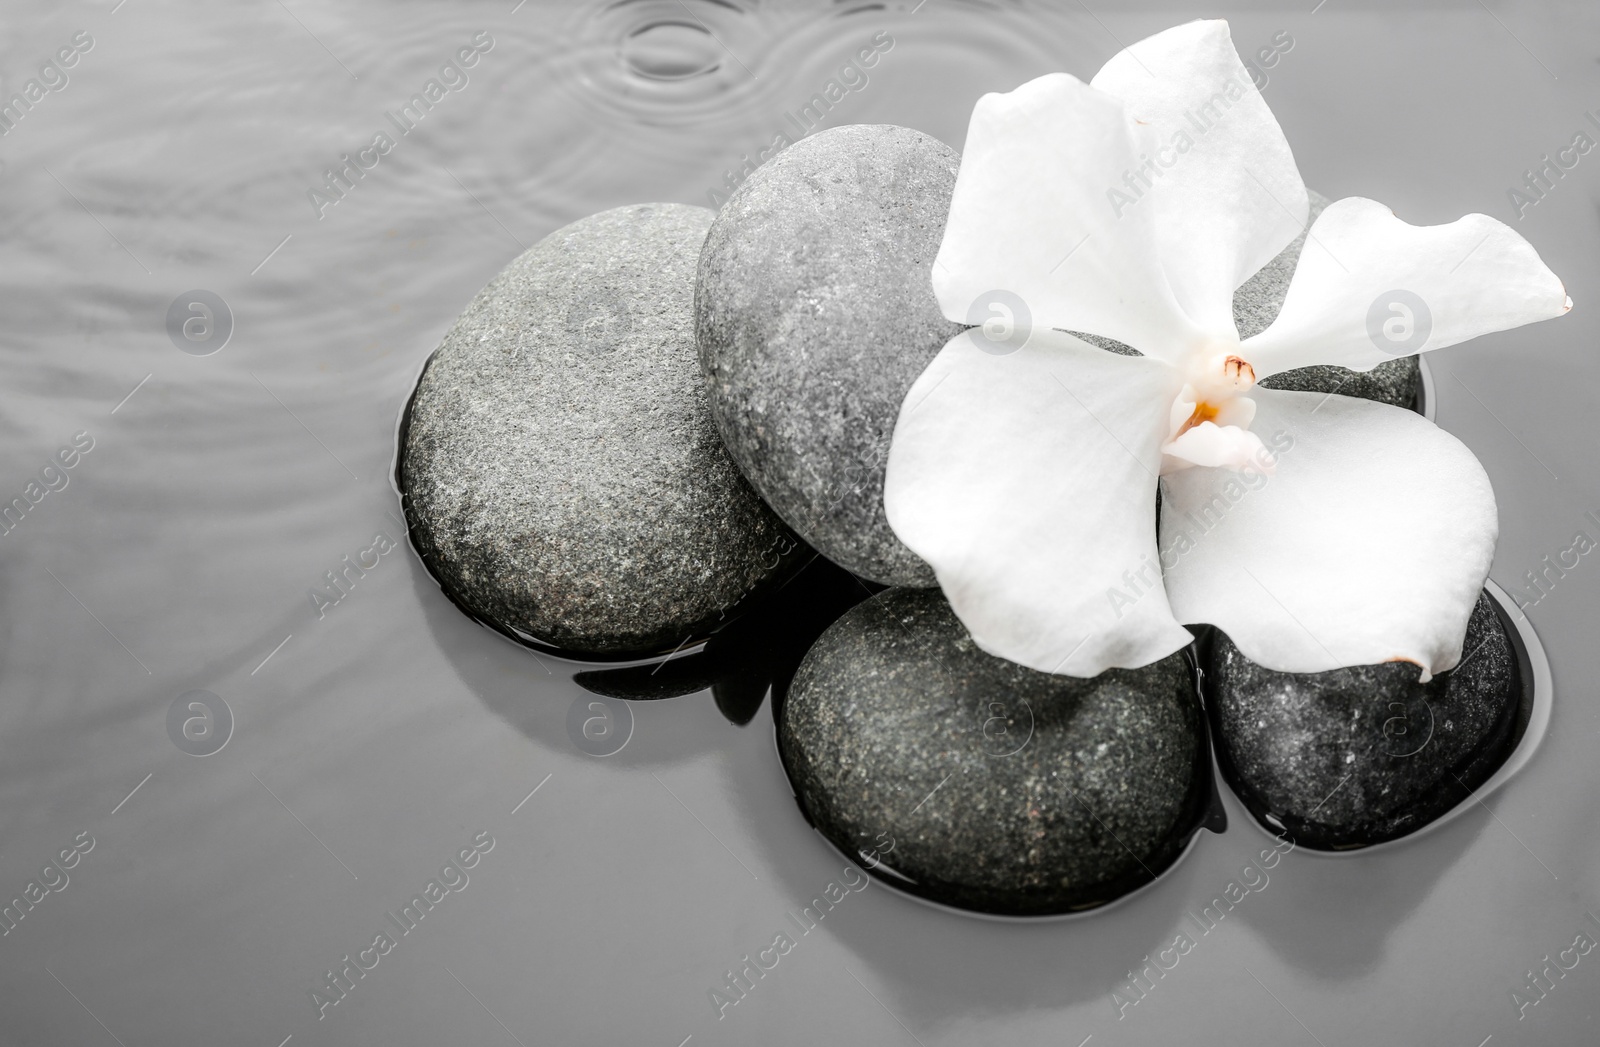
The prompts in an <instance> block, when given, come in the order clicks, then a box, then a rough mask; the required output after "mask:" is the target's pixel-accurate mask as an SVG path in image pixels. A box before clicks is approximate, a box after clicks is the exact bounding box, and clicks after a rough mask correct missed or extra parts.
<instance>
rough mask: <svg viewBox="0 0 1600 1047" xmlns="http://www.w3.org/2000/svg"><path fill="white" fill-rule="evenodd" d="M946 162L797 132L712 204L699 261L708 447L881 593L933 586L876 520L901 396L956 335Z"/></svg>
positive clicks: (846, 136) (855, 134) (854, 129)
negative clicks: (947, 257)
mask: <svg viewBox="0 0 1600 1047" xmlns="http://www.w3.org/2000/svg"><path fill="white" fill-rule="evenodd" d="M959 164H960V158H959V156H958V155H957V153H956V152H955V151H954V150H952V149H951V148H950V147H949V146H946V145H944V144H943V143H941V142H939V141H937V140H935V139H933V138H930V137H928V136H927V135H925V134H922V133H921V132H918V131H913V130H910V129H909V128H905V127H894V126H889V125H868V124H854V125H847V126H843V127H834V128H829V129H828V130H825V131H819V132H818V133H817V134H814V135H811V136H810V137H808V138H804V139H802V140H801V141H799V142H796V143H795V144H794V145H792V146H790V147H789V148H787V149H785V150H783V151H782V152H781V153H779V154H777V156H775V157H774V158H773V159H771V160H769V161H767V162H766V163H765V164H763V165H762V166H761V167H760V168H758V169H757V170H756V171H755V172H754V173H753V174H752V175H751V176H750V177H749V178H748V179H746V180H745V182H744V183H743V184H742V185H740V187H739V188H738V190H737V191H736V192H735V193H734V194H733V195H732V196H731V197H730V198H729V199H728V201H727V203H726V204H724V205H723V207H722V210H721V211H720V212H719V213H718V215H717V220H716V222H715V223H714V224H713V225H712V227H711V233H710V235H709V236H708V237H707V239H706V245H705V250H704V251H703V252H702V253H701V256H700V273H699V287H698V291H697V293H696V299H695V320H696V332H697V335H698V340H699V349H700V363H701V367H702V368H703V370H704V372H705V376H706V383H707V387H708V389H709V390H710V394H711V408H712V412H713V413H714V414H715V416H716V419H717V424H718V426H719V428H720V429H721V431H722V436H723V440H724V441H725V442H726V444H727V447H728V450H729V451H730V452H731V453H732V455H733V457H734V460H735V461H737V462H738V463H739V466H740V468H741V469H743V470H744V473H745V475H746V476H747V477H749V479H750V482H751V483H752V484H753V485H754V486H755V488H756V490H758V491H760V492H761V496H762V497H763V498H765V499H766V501H767V503H768V504H769V505H771V506H772V507H773V508H774V509H775V510H776V511H777V512H778V514H779V515H780V516H782V517H783V519H784V520H785V521H786V522H787V523H788V524H789V526H791V527H793V528H794V529H795V531H797V532H798V533H799V534H800V536H801V537H802V538H804V539H805V540H806V541H807V542H808V543H809V544H810V545H811V546H812V547H814V548H815V549H816V550H817V551H818V552H820V553H822V554H823V555H824V556H826V557H828V558H829V559H830V560H833V561H834V562H835V563H837V564H839V565H840V566H842V567H845V568H847V569H849V570H850V571H853V572H855V573H856V574H859V575H861V576H862V577H865V578H869V579H872V580H873V581H876V582H880V583H882V584H886V585H918V586H931V585H934V584H936V583H935V579H934V576H933V571H932V569H931V568H930V567H928V565H927V564H925V563H923V562H922V560H921V559H919V558H918V557H917V556H916V554H914V553H913V552H911V550H910V549H908V548H906V547H905V546H904V545H903V544H901V542H900V540H899V539H898V538H897V537H895V534H894V532H893V530H891V529H890V527H889V522H888V520H887V519H886V518H885V516H884V510H883V475H884V466H885V463H886V462H887V460H888V453H889V439H890V437H891V436H892V435H893V433H894V423H895V419H896V417H897V416H898V415H899V412H900V404H901V402H902V401H903V400H904V399H905V395H906V392H907V391H908V390H909V389H910V388H911V385H912V383H913V382H915V381H916V380H917V377H918V376H919V375H920V374H921V373H922V371H923V369H924V368H925V367H926V366H927V364H928V362H929V361H930V360H932V359H933V357H934V355H935V354H937V353H938V351H939V350H940V349H941V348H943V347H944V344H945V342H947V341H949V340H950V338H952V337H954V335H955V334H956V333H957V332H959V331H960V330H961V329H962V325H960V324H953V323H951V322H950V321H948V320H946V319H945V318H944V317H943V316H941V315H940V313H939V306H938V303H937V302H935V301H934V297H933V286H932V283H931V279H932V277H931V273H932V266H933V259H934V256H935V255H936V254H937V253H938V251H939V242H940V240H941V239H942V238H943V236H944V220H945V215H946V214H947V213H948V212H949V209H950V194H951V192H952V191H953V189H954V187H955V178H956V169H957V167H958V166H959Z"/></svg>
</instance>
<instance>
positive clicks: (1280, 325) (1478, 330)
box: [1240, 196, 1572, 378]
mask: <svg viewBox="0 0 1600 1047" xmlns="http://www.w3.org/2000/svg"><path fill="white" fill-rule="evenodd" d="M1571 307H1572V300H1571V299H1570V298H1568V297H1567V292H1566V289H1565V288H1564V287H1563V286H1562V284H1561V281H1560V280H1559V279H1557V277H1556V275H1555V274H1554V273H1552V272H1551V271H1550V269H1549V268H1548V267H1547V266H1546V265H1545V264H1544V262H1543V261H1541V260H1540V258H1539V254H1538V252H1537V251H1535V250H1534V249H1533V246H1532V245H1531V244H1529V243H1528V241H1526V240H1524V239H1523V238H1522V237H1520V236H1518V235H1517V234H1516V233H1515V232H1513V231H1512V230H1511V228H1510V227H1509V226H1507V225H1506V224H1505V223H1503V222H1497V221H1495V220H1494V219H1493V218H1490V217H1489V216H1488V215H1481V214H1469V215H1467V216H1465V217H1463V218H1458V219H1456V220H1455V221H1454V222H1451V223H1449V224H1448V225H1420V226H1419V225H1408V224H1407V223H1405V222H1402V221H1401V220H1400V219H1399V218H1397V217H1395V214H1394V212H1393V211H1391V210H1389V208H1387V207H1385V206H1383V205H1382V204H1380V203H1377V202H1376V201H1373V200H1366V199H1363V198H1361V197H1356V196H1352V197H1349V198H1347V199H1344V200H1339V201H1337V202H1335V203H1332V204H1329V205H1328V207H1327V209H1326V210H1324V211H1323V212H1322V214H1320V215H1318V216H1317V220H1316V222H1315V223H1314V224H1313V225H1312V226H1311V230H1310V232H1309V233H1308V234H1307V235H1306V243H1305V248H1304V250H1302V251H1301V253H1300V264H1299V266H1298V267H1297V268H1296V269H1295V273H1294V279H1293V280H1292V281H1291V282H1290V284H1289V292H1288V294H1287V295H1286V296H1285V298H1284V302H1283V309H1282V310H1281V311H1280V312H1279V313H1278V318H1277V319H1276V320H1274V321H1273V323H1272V326H1270V327H1268V328H1267V329H1266V330H1265V331H1262V332H1261V333H1260V334H1258V335H1256V336H1255V337H1254V338H1249V339H1246V340H1245V342H1244V345H1243V347H1242V349H1241V350H1240V354H1241V355H1242V356H1244V358H1245V359H1247V360H1249V361H1250V363H1251V364H1252V365H1253V366H1254V367H1255V371H1256V376H1257V378H1265V377H1266V376H1267V375H1269V374H1277V373H1278V372H1280V371H1287V370H1290V369H1292V368H1296V367H1305V366H1308V365H1310V364H1339V365H1341V366H1344V367H1350V368H1353V369H1355V370H1357V371H1370V370H1372V368H1374V367H1376V366H1377V365H1378V364H1381V363H1383V362H1384V361H1385V360H1392V359H1394V358H1395V357H1398V356H1413V355H1415V354H1417V353H1421V352H1426V351H1428V350H1430V349H1441V348H1443V347H1445V346H1447V345H1454V344H1455V343H1457V342H1464V341H1466V340H1467V339H1469V338H1476V337H1478V336H1479V335H1481V334H1489V333H1490V332H1493V331H1505V330H1509V329H1511V328H1513V327H1521V326H1522V325H1523V324H1527V323H1533V322H1534V321H1535V320H1547V319H1549V318H1550V317H1552V316H1560V315H1561V314H1562V313H1564V312H1566V311H1567V310H1568V309H1570V308H1571Z"/></svg>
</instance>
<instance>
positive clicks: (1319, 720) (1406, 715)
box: [1207, 593, 1522, 849]
mask: <svg viewBox="0 0 1600 1047" xmlns="http://www.w3.org/2000/svg"><path fill="white" fill-rule="evenodd" d="M1462 651H1463V657H1462V662H1461V664H1460V665H1459V666H1457V667H1456V668H1455V669H1453V670H1451V671H1449V672H1446V673H1439V674H1437V675H1436V676H1435V677H1434V678H1433V679H1432V680H1430V681H1428V682H1427V683H1426V684H1421V683H1418V682H1417V679H1418V677H1419V676H1420V675H1421V673H1420V670H1419V669H1418V668H1417V666H1415V665H1411V664H1408V663H1401V662H1385V663H1382V664H1379V665H1358V666H1353V667H1350V668H1345V669H1334V670H1332V671H1330V672H1322V673H1279V672H1273V671H1272V670H1270V669H1263V668H1262V667H1261V666H1259V665H1256V664H1255V663H1254V662H1252V661H1250V660H1249V659H1248V658H1246V657H1245V656H1244V655H1243V654H1242V653H1240V651H1239V649H1238V648H1237V647H1235V646H1234V645H1233V643H1232V642H1231V641H1230V640H1229V639H1228V638H1227V637H1226V636H1225V635H1223V634H1222V633H1221V631H1220V630H1219V631H1218V632H1217V633H1216V634H1215V635H1214V637H1213V642H1212V650H1211V653H1210V656H1209V659H1208V660H1209V663H1210V668H1209V670H1208V673H1207V675H1208V677H1209V679H1210V689H1209V695H1210V699H1209V701H1210V709H1211V715H1212V724H1213V727H1214V734H1215V737H1216V739H1217V746H1218V752H1219V755H1220V756H1221V757H1222V761H1221V762H1222V764H1223V769H1224V772H1225V774H1226V775H1227V777H1228V779H1229V782H1230V784H1232V785H1233V786H1234V790H1235V792H1237V793H1238V794H1239V797H1240V799H1242V800H1244V802H1245V804H1246V806H1248V807H1250V808H1251V810H1252V812H1253V813H1255V814H1256V816H1257V818H1258V819H1259V818H1261V817H1262V815H1264V814H1269V815H1271V816H1272V817H1273V818H1275V819H1276V820H1277V821H1278V822H1279V823H1281V824H1282V825H1283V826H1284V827H1286V828H1287V829H1288V830H1289V832H1290V834H1291V835H1293V836H1294V837H1295V838H1296V839H1297V840H1298V841H1300V842H1301V843H1304V844H1306V845H1308V846H1312V847H1321V848H1324V849H1342V848H1348V847H1359V846H1364V845H1368V844H1373V843H1379V842H1382V841H1384V840H1389V839H1394V838H1396V837H1399V836H1404V835H1406V834H1407V833H1410V832H1415V831H1416V830H1417V829H1420V828H1421V827H1422V826H1424V825H1426V824H1428V823H1429V822H1431V821H1433V820H1434V819H1435V818H1437V817H1439V815H1441V814H1444V813H1445V812H1446V811H1448V810H1449V809H1450V808H1452V807H1454V806H1455V805H1456V804H1458V803H1461V802H1462V801H1464V800H1465V799H1466V798H1467V790H1468V789H1472V788H1476V787H1477V786H1479V785H1481V784H1482V783H1483V782H1484V781H1486V780H1487V779H1488V777H1489V776H1490V775H1491V774H1492V773H1493V772H1494V770H1495V768H1496V767H1498V766H1499V765H1500V764H1501V763H1502V762H1504V759H1505V757H1506V755H1507V754H1508V752H1509V749H1510V743H1511V741H1512V739H1513V738H1514V735H1515V731H1516V728H1517V724H1518V716H1519V708H1518V707H1519V703H1520V700H1521V698H1522V690H1521V686H1522V685H1521V681H1520V675H1519V670H1518V667H1517V654H1516V652H1515V650H1514V649H1513V648H1512V645H1511V641H1510V640H1509V638H1508V637H1507V634H1506V630H1505V628H1504V626H1503V625H1502V623H1501V620H1500V618H1499V616H1498V615H1497V614H1496V612H1495V609H1494V604H1493V600H1492V599H1491V597H1490V596H1489V595H1488V593H1484V594H1483V595H1482V596H1480V597H1479V598H1478V604H1477V606H1476V607H1475V608H1474V609H1473V612H1472V617H1471V619H1470V621H1469V622H1468V625H1467V636H1466V641H1465V643H1464V645H1463V647H1462ZM1274 828H1276V827H1274Z"/></svg>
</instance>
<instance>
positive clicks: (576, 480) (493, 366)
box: [400, 204, 798, 655]
mask: <svg viewBox="0 0 1600 1047" xmlns="http://www.w3.org/2000/svg"><path fill="white" fill-rule="evenodd" d="M711 219H712V212H711V211H709V210H707V209H706V208H703V207H689V206H685V205H681V204H647V205H637V206H631V207H620V208H616V209H614V210H610V211H605V212H602V213H600V214H597V215H592V216H590V217H588V218H584V219H582V220H580V221H577V222H574V223H573V224H571V225H569V226H566V227H565V228H562V229H558V230H556V231H555V232H553V233H551V234H550V235H549V236H547V237H545V238H544V239H543V240H541V241H539V243H537V244H535V245H534V246H533V247H531V248H530V249H528V250H527V251H526V252H525V253H523V254H522V255H521V256H519V257H518V258H516V259H515V260H514V261H512V262H511V264H510V265H508V266H507V267H506V268H505V270H504V271H502V272H501V273H500V275H499V276H497V277H495V278H494V280H493V281H491V282H490V283H489V285H488V286H487V287H485V288H484V289H483V291H482V292H481V293H479V295H478V297H477V298H476V299H474V301H473V302H472V304H471V305H470V306H468V308H467V310H466V312H465V313H463V314H462V316H461V318H460V319H459V320H458V321H457V322H456V324H455V326H454V327H453V328H451V330H450V332H449V333H448V334H446V335H445V337H444V341H443V343H442V344H441V345H440V347H439V349H438V351H437V352H436V353H435V354H434V356H433V357H432V359H431V360H430V361H429V363H428V366H427V368H426V369H425V371H424V372H423V375H422V378H421V380H420V381H419V383H418V385H417V390H416V393H415V396H414V398H413V400H412V403H411V407H410V409H409V412H408V418H407V421H406V429H405V432H404V433H403V434H402V439H403V441H404V444H403V450H402V456H401V461H400V481H401V487H402V490H403V491H404V492H405V505H406V515H407V519H408V522H409V524H410V526H411V532H412V536H413V539H414V541H415V542H416V545H417V548H418V550H419V552H420V553H421V555H422V559H423V560H424V562H426V563H427V565H428V567H429V568H430V569H431V570H432V572H433V573H434V576H435V577H436V578H438V579H439V581H440V583H441V584H442V585H443V586H444V588H445V590H446V591H447V592H448V593H450V594H451V595H452V597H453V598H455V600H456V601H457V603H458V604H461V605H462V606H463V607H464V608H465V609H466V610H467V611H468V612H469V613H471V614H472V615H474V616H475V617H477V618H479V619H480V620H483V621H485V622H487V623H488V624H490V625H492V626H495V627H496V628H499V629H501V630H502V631H510V632H514V633H517V634H519V635H522V636H525V637H531V638H533V639H535V640H537V641H541V642H543V643H547V644H550V645H552V646H554V647H557V648H561V649H563V650H566V651H570V652H573V653H575V654H590V655H624V654H635V653H638V654H643V653H651V652H655V651H659V650H665V649H670V648H672V647H674V646H676V645H678V644H680V643H681V642H683V641H684V640H686V639H688V638H690V637H694V636H698V635H700V634H703V633H704V632H705V631H707V630H708V629H709V628H710V627H711V626H712V625H714V624H715V623H716V622H717V621H718V620H719V618H720V617H721V616H722V615H724V614H725V613H726V612H728V611H729V610H730V609H731V608H733V607H735V606H736V605H738V604H739V603H740V602H741V601H742V600H743V599H744V598H745V597H746V596H748V595H749V594H750V593H751V592H752V591H753V590H755V589H757V588H758V587H760V586H761V584H762V583H763V582H764V581H765V580H767V579H768V578H770V577H772V576H773V575H774V574H775V573H777V572H779V571H780V570H782V569H784V568H785V567H786V565H787V562H788V561H789V560H792V559H793V556H792V555H791V550H794V549H795V548H796V546H797V544H798V543H796V541H795V539H794V537H793V535H792V534H791V533H790V532H789V531H788V530H787V528H785V527H784V526H783V524H782V523H781V521H779V520H778V519H777V517H775V516H774V515H773V514H772V512H771V511H770V510H768V509H767V508H766V507H765V506H764V505H762V504H761V501H760V499H759V498H758V497H757V496H756V494H755V492H754V491H753V490H751V488H750V486H749V485H748V484H747V483H746V482H745V480H744V478H743V477H742V476H741V475H740V474H739V471H738V469H737V467H736V466H735V465H734V463H733V461H732V459H730V458H729V457H728V455H727V453H726V452H725V451H724V450H723V447H722V442H721V440H720V438H719V437H718V435H717V430H716V425H715V423H714V422H713V420H712V418H711V411H710V408H709V406H708V405H707V403H706V397H705V387H704V383H703V381H702V379H701V376H700V371H699V366H698V363H697V361H696V359H695V350H694V327H693V295H694V271H695V264H696V262H697V260H698V257H699V252H700V246H701V244H702V242H703V241H704V239H705V234H706V230H707V229H708V228H709V227H710V224H711Z"/></svg>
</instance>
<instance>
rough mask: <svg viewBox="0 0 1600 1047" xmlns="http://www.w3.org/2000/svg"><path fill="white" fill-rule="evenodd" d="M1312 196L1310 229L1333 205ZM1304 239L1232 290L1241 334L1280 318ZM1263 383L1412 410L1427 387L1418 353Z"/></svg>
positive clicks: (1105, 344) (1112, 346)
mask: <svg viewBox="0 0 1600 1047" xmlns="http://www.w3.org/2000/svg"><path fill="white" fill-rule="evenodd" d="M1310 196H1311V212H1310V214H1309V215H1308V216H1307V218H1306V226H1307V228H1310V225H1311V223H1312V222H1314V221H1316V219H1317V215H1319V214H1321V213H1322V209H1323V208H1325V207H1327V206H1328V204H1329V203H1331V201H1330V200H1329V199H1328V198H1327V197H1325V196H1323V195H1322V194H1320V193H1317V192H1315V191H1312V192H1311V193H1310ZM1305 242H1306V234H1305V233H1304V232H1302V233H1301V234H1300V235H1299V236H1298V237H1296V238H1295V240H1294V242H1293V243H1291V244H1290V245H1289V246H1288V247H1285V248H1284V249H1283V250H1282V251H1280V252H1279V253H1278V256H1277V257H1276V258H1274V259H1273V260H1272V261H1270V262H1268V263H1267V264H1266V265H1264V266H1262V267H1261V269H1260V270H1259V271H1258V272H1257V273H1256V274H1255V275H1254V276H1252V277H1250V279H1248V280H1246V281H1245V282H1244V283H1243V284H1241V285H1240V286H1239V289H1238V290H1237V291H1235V292H1234V293H1233V322H1234V324H1235V325H1236V326H1237V327H1238V328H1239V337H1240V338H1249V337H1251V336H1252V335H1257V334H1260V333H1261V332H1262V331H1265V330H1266V329H1267V328H1268V327H1269V326H1271V324H1272V321H1273V320H1276V319H1277V318H1278V311H1279V310H1280V309H1282V308H1283V299H1284V297H1285V296H1286V295H1288V293H1289V281H1290V279H1291V278H1292V277H1293V276H1294V269H1295V266H1296V265H1297V264H1299V261H1300V249H1301V248H1302V247H1304V246H1305ZM1079 337H1081V338H1084V339H1087V340H1088V341H1090V342H1093V343H1094V344H1095V345H1098V346H1100V347H1101V348H1102V349H1109V350H1110V351H1111V352H1114V353H1121V354H1123V355H1125V356H1127V355H1132V356H1137V355H1139V354H1138V353H1136V352H1134V350H1132V349H1130V348H1128V347H1127V346H1126V345H1123V344H1122V343H1121V342H1116V341H1113V340H1111V339H1109V338H1102V337H1100V336H1098V335H1088V334H1080V335H1079ZM1261 385H1262V387H1263V388H1266V389H1298V390H1302V391H1304V392H1310V393H1333V392H1337V393H1338V394H1340V395H1341V396H1354V397H1359V398H1361V399H1364V400H1377V401H1378V402H1380V403H1386V404H1393V405H1394V406H1396V407H1404V408H1407V409H1410V408H1413V407H1414V406H1415V405H1416V403H1417V395H1418V393H1419V392H1420V391H1421V389H1422V371H1421V369H1420V367H1419V366H1418V364H1417V358H1416V357H1415V356H1404V357H1400V358H1398V359H1394V360H1387V361H1385V362H1383V363H1381V364H1379V365H1378V366H1377V367H1374V368H1373V369H1372V370H1370V371H1352V370H1351V369H1350V368H1348V367H1337V366H1334V365H1332V364H1318V365H1315V366H1312V367H1297V368H1295V369H1294V370H1292V371H1284V372H1283V373H1282V374H1275V375H1273V376H1271V377H1270V378H1265V379H1263V380H1262V382H1261Z"/></svg>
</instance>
